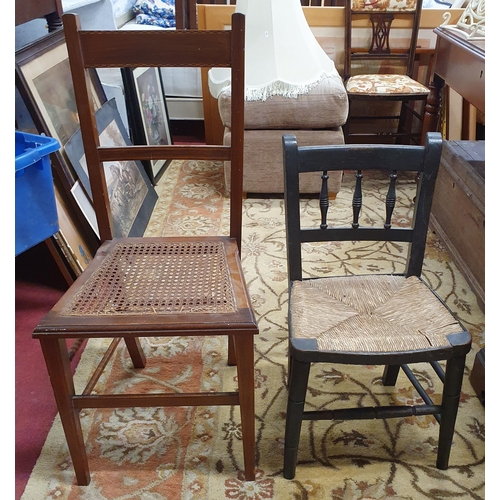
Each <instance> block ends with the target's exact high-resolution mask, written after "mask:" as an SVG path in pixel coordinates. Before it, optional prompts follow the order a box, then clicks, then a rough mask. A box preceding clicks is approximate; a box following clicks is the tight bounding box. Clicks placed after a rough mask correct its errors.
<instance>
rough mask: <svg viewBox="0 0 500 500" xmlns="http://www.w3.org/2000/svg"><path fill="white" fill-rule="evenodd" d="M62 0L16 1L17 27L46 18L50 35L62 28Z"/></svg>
mask: <svg viewBox="0 0 500 500" xmlns="http://www.w3.org/2000/svg"><path fill="white" fill-rule="evenodd" d="M62 14H63V9H62V4H61V0H16V26H19V25H20V24H24V23H27V22H28V21H32V20H33V19H39V18H45V19H46V20H47V24H48V28H49V33H50V32H52V31H55V30H56V29H58V28H61V27H62V20H61V17H62Z"/></svg>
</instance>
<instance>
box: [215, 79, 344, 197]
mask: <svg viewBox="0 0 500 500" xmlns="http://www.w3.org/2000/svg"><path fill="white" fill-rule="evenodd" d="M218 105H219V112H220V116H221V120H222V123H223V125H224V144H229V143H230V141H231V118H230V117H231V114H230V106H231V93H230V90H223V91H222V92H221V94H220V95H219V98H218ZM347 112H348V101H347V94H346V91H345V88H344V85H343V83H342V80H341V79H340V77H337V76H331V77H328V78H324V79H323V80H321V81H320V83H319V84H317V85H316V86H314V87H313V88H312V89H311V90H310V91H309V92H308V93H307V94H302V95H299V96H298V97H296V98H295V97H284V96H272V97H269V98H267V99H266V100H264V101H262V100H261V101H245V151H244V166H243V191H244V192H245V193H283V152H282V136H283V134H294V135H296V136H297V141H298V144H299V145H321V144H343V143H344V135H343V133H342V125H343V124H344V123H345V121H346V119H347ZM224 175H225V183H226V189H229V183H230V169H229V163H228V162H226V165H225V168H224ZM340 181H341V173H335V174H334V175H332V176H331V177H330V181H329V184H330V192H331V194H335V193H337V192H338V190H339V188H340ZM300 189H301V192H302V193H316V192H319V190H320V179H319V178H318V176H314V175H313V174H306V175H304V176H303V178H302V179H301V186H300Z"/></svg>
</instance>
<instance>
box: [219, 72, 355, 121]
mask: <svg viewBox="0 0 500 500" xmlns="http://www.w3.org/2000/svg"><path fill="white" fill-rule="evenodd" d="M348 107H349V105H348V100H347V93H346V90H345V87H344V84H343V83H342V80H341V79H340V77H337V76H331V77H327V78H324V79H323V80H321V81H320V82H319V84H318V85H316V86H315V87H313V88H312V89H311V90H310V92H309V93H307V94H301V95H299V96H298V97H284V96H272V97H269V98H268V99H266V100H265V101H245V130H260V129H263V130H269V129H281V130H286V129H290V130H291V129H325V128H336V127H341V126H342V125H344V123H345V122H346V119H347V112H348ZM219 113H220V116H221V119H222V123H223V124H224V126H225V127H228V128H230V127H231V89H230V88H227V89H225V90H223V91H222V92H221V94H220V95H219Z"/></svg>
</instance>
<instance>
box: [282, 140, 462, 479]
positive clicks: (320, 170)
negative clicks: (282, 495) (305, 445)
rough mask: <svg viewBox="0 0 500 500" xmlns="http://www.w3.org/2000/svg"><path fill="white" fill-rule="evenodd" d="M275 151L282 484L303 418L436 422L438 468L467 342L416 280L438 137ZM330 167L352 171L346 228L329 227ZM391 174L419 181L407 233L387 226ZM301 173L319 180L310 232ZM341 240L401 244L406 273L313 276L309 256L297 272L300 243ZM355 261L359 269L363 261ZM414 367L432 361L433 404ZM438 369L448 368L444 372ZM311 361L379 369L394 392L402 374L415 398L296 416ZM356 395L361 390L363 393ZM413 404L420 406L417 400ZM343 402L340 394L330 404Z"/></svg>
mask: <svg viewBox="0 0 500 500" xmlns="http://www.w3.org/2000/svg"><path fill="white" fill-rule="evenodd" d="M283 145H284V169H285V220H286V245H287V259H288V278H289V307H288V328H289V372H288V406H287V414H286V430H285V453H284V472H283V474H284V477H285V478H287V479H292V478H293V477H294V476H295V471H296V465H297V458H298V455H299V439H300V431H301V424H302V422H303V421H304V420H359V419H387V418H392V417H394V418H396V417H398V418H408V417H411V416H415V415H417V416H418V415H434V417H435V418H436V420H437V421H438V422H439V423H440V430H439V440H438V450H437V467H438V468H439V469H446V468H447V467H448V460H449V456H450V449H451V445H452V440H453V434H454V428H455V420H456V416H457V412H458V407H459V400H460V391H461V387H462V380H463V374H464V367H465V359H466V355H467V353H468V352H469V350H470V348H471V335H470V333H469V332H468V331H467V330H465V328H464V327H463V326H462V325H461V324H460V322H459V321H458V320H457V319H456V318H455V316H454V315H453V313H452V312H451V311H450V310H449V309H448V307H447V306H446V305H445V304H444V302H443V301H442V300H441V299H440V298H439V297H438V296H437V294H436V293H435V292H434V291H433V290H432V289H431V288H430V287H429V286H428V285H427V283H426V282H425V281H424V280H423V279H422V277H421V272H422V266H423V261H424V252H425V245H426V238H427V228H428V223H429V217H430V211H431V205H432V196H433V192H434V185H435V182H436V177H437V173H438V168H439V162H440V156H441V148H442V139H441V135H440V134H439V133H437V132H431V133H429V134H428V135H427V137H426V141H425V145H424V146H410V145H406V146H403V145H402V146H397V145H386V144H372V145H362V144H356V145H354V144H352V145H344V146H302V147H298V145H297V141H296V139H295V136H292V135H287V136H284V137H283ZM332 170H343V171H353V172H356V184H355V188H354V194H353V202H352V206H353V218H352V223H351V224H346V225H345V223H340V224H339V222H338V219H337V223H335V216H334V214H333V213H331V212H333V206H332V207H331V208H332V210H331V211H330V210H329V208H330V207H329V200H328V171H332ZM373 170H379V171H380V172H383V175H384V176H385V178H386V180H387V196H386V200H385V221H380V223H379V224H377V223H376V217H367V218H366V219H367V221H368V222H366V225H362V224H361V222H360V221H363V224H365V222H364V220H365V219H364V218H360V211H361V210H362V199H363V191H362V185H363V183H362V178H363V172H369V171H373ZM398 171H399V172H402V173H403V172H410V173H412V175H413V173H419V174H420V182H419V183H418V187H417V196H416V200H415V205H414V209H413V221H412V223H411V225H408V226H407V227H401V226H398V225H394V226H393V225H392V223H391V218H392V216H393V210H394V208H395V204H396V200H397V195H396V185H397V178H398ZM305 172H316V173H317V174H318V176H320V177H321V178H322V182H323V189H322V193H321V195H320V200H319V204H318V213H317V217H316V220H317V221H318V225H317V226H315V227H310V226H311V222H309V223H305V221H304V215H305V212H307V210H302V211H301V205H300V197H299V190H298V186H299V176H300V175H301V174H303V173H305ZM377 175H379V174H377ZM405 175H406V174H405ZM381 203H384V201H383V200H381ZM309 211H310V208H309ZM309 217H311V214H309ZM301 220H302V222H301ZM308 220H309V221H310V220H311V219H308ZM372 222H373V225H372V224H371V223H372ZM377 226H378V227H377ZM342 241H350V242H352V241H361V242H376V241H377V242H378V241H380V242H397V244H398V245H402V244H403V243H404V244H408V252H407V259H406V268H405V269H404V270H403V265H401V267H400V270H399V274H396V272H394V271H393V274H381V272H380V270H379V271H378V272H377V270H378V269H379V268H377V266H370V265H368V263H367V265H365V266H364V269H365V270H366V271H364V272H363V274H361V273H360V274H358V275H348V276H344V275H342V276H340V275H339V274H344V273H342V271H341V270H340V268H337V269H336V270H335V269H328V266H327V265H326V264H325V263H322V264H321V265H317V266H316V268H315V269H318V268H320V271H319V272H314V259H313V257H311V255H309V254H307V255H305V256H304V257H307V259H308V260H309V261H311V259H313V261H312V263H309V264H308V266H307V269H306V271H304V266H303V264H304V262H303V256H302V254H303V251H302V244H304V243H313V242H342ZM336 244H337V243H336ZM360 262H361V263H362V262H363V258H362V257H360ZM333 267H334V266H332V268H333ZM374 267H375V269H374ZM365 273H366V274H365ZM318 275H319V276H318ZM422 362H428V363H430V364H431V365H432V368H433V369H434V371H435V372H436V374H437V377H439V379H440V381H442V382H443V383H444V384H443V392H442V395H441V399H439V395H437V399H436V402H433V401H432V399H431V397H430V396H429V395H428V393H427V392H426V390H425V388H424V387H423V384H421V383H420V382H421V380H419V378H418V375H416V374H414V372H412V369H411V368H410V367H409V364H410V363H422ZM440 362H445V363H446V369H444V368H443V366H442V363H440ZM311 363H332V364H341V365H383V366H385V368H384V372H383V376H382V383H383V385H384V386H395V385H396V382H397V377H398V373H399V371H400V368H401V369H402V371H403V372H404V373H405V374H406V375H407V377H408V378H409V380H410V382H411V383H412V385H413V386H414V388H415V390H416V391H417V393H418V396H417V394H415V398H414V399H415V401H414V404H413V405H397V404H396V405H387V406H382V405H380V406H375V407H368V406H364V407H361V406H358V407H354V408H344V406H349V403H348V402H346V403H345V404H344V405H343V406H342V407H341V408H336V409H335V408H332V409H325V408H320V409H314V410H312V411H304V407H305V405H306V395H307V392H308V389H310V390H314V388H315V386H314V380H313V379H309V373H310V368H311ZM345 370H346V371H347V370H348V368H347V367H346V368H345ZM347 373H348V372H347ZM438 383H439V382H438ZM359 389H360V391H362V388H361V387H360V388H359ZM429 392H430V391H429ZM362 394H364V392H360V396H359V399H358V400H357V401H358V403H359V402H360V401H362V400H364V398H363V397H362ZM367 397H368V394H367ZM420 398H421V400H423V404H420V403H419V401H418V400H419V399H420ZM341 399H342V397H341V395H339V398H338V399H337V400H341ZM350 405H352V403H350Z"/></svg>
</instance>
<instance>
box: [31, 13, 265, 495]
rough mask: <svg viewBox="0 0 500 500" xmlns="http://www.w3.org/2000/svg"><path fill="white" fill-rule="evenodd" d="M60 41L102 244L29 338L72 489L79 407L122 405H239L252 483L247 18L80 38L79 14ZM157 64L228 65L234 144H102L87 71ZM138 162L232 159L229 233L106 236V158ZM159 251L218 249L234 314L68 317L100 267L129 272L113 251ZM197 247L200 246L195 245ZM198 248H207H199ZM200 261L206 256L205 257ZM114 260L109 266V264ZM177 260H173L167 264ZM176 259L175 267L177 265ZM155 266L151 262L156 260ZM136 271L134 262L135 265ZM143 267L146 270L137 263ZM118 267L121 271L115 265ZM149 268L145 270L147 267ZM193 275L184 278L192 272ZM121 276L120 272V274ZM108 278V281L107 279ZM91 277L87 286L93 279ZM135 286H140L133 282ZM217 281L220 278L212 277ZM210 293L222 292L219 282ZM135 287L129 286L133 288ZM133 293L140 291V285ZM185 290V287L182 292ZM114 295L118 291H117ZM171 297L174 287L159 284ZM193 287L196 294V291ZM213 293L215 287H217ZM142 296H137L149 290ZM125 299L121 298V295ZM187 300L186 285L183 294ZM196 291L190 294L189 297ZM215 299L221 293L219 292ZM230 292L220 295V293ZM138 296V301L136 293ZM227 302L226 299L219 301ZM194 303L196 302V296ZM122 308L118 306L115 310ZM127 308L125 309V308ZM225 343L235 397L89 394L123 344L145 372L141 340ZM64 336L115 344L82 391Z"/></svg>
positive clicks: (78, 463) (82, 463)
mask: <svg viewBox="0 0 500 500" xmlns="http://www.w3.org/2000/svg"><path fill="white" fill-rule="evenodd" d="M63 22H64V29H65V35H66V42H67V47H68V53H69V60H70V66H71V71H72V77H73V83H74V89H75V96H76V101H77V107H78V113H79V118H80V124H81V132H82V140H83V144H84V150H85V156H86V161H87V165H88V169H89V177H90V183H91V188H92V194H93V202H94V209H95V211H96V215H97V220H98V227H99V232H100V238H101V241H102V245H101V247H100V249H99V250H98V251H97V254H96V255H95V257H94V259H93V260H92V262H91V263H90V265H89V267H88V268H87V269H85V271H84V272H83V273H82V274H81V275H80V276H79V277H78V279H77V280H76V282H75V283H74V284H73V285H72V286H71V287H70V288H69V290H68V291H67V292H66V293H65V295H64V296H63V298H62V299H61V300H60V301H59V302H58V303H57V304H56V306H55V307H54V308H53V309H52V311H50V312H49V313H48V314H47V315H46V316H45V318H43V319H42V321H41V322H40V323H39V325H38V326H37V327H36V329H35V330H34V333H33V337H34V338H36V339H39V340H40V343H41V347H42V351H43V354H44V357H45V361H46V365H47V369H48V371H49V375H50V379H51V382H52V386H53V389H54V395H55V398H56V401H57V406H58V410H59V414H60V416H61V420H62V423H63V427H64V432H65V435H66V439H67V442H68V446H69V450H70V454H71V458H72V461H73V466H74V469H75V473H76V477H77V482H78V484H79V485H86V484H88V483H89V482H90V473H89V466H88V461H87V457H86V453H85V444H84V442H83V435H82V430H81V425H80V421H79V412H80V410H81V409H82V408H120V407H132V406H144V407H157V406H164V407H169V406H200V405H201V406H210V405H239V406H240V414H241V425H242V441H243V458H244V474H245V478H246V479H247V480H254V479H255V430H254V413H255V409H254V405H255V403H254V350H253V349H254V348H253V345H254V344H253V336H254V335H256V334H258V327H257V323H256V320H255V316H254V314H253V311H252V308H251V304H250V299H249V294H248V291H247V289H246V285H245V280H244V276H243V271H242V268H241V262H240V257H239V251H240V247H241V217H242V168H243V167H242V165H243V123H244V116H243V112H244V108H243V104H244V65H245V62H244V40H245V20H244V15H242V14H234V15H233V17H232V29H231V30H220V31H197V30H175V31H167V30H161V31H123V30H111V31H86V30H81V28H80V23H79V19H78V16H77V15H75V14H65V15H64V16H63ZM154 66H156V67H160V66H162V67H163V66H179V67H182V66H196V67H198V66H199V67H208V68H210V67H215V66H223V67H230V68H231V71H232V81H231V85H232V92H233V99H232V104H233V106H232V124H233V127H234V129H235V133H234V135H233V140H232V143H231V146H209V145H193V146H189V145H182V146H176V145H169V146H156V145H155V146H142V145H141V146H134V145H132V146H123V147H101V146H100V143H99V134H98V132H97V125H96V119H95V113H94V107H93V101H92V96H91V93H90V80H89V70H90V69H91V68H99V67H113V68H122V67H154ZM144 159H149V160H151V159H183V160H201V159H203V160H219V161H224V160H225V161H230V162H231V166H232V169H233V170H232V176H231V180H232V189H231V201H230V216H231V218H230V234H229V236H212V237H185V238H184V237H176V238H113V224H112V219H111V213H110V203H109V199H108V195H107V186H106V180H105V176H104V168H103V163H104V162H106V161H112V160H115V161H121V160H144ZM148 245H150V246H153V247H154V246H155V245H158V246H160V247H161V248H165V249H170V248H174V247H175V248H177V247H176V245H179V246H182V247H183V248H186V247H187V248H189V247H190V246H193V245H204V246H203V248H205V246H207V247H211V246H215V247H216V248H217V249H218V250H217V251H218V252H219V254H218V255H217V259H218V260H217V262H220V261H224V262H225V267H224V266H223V265H221V268H224V269H223V270H221V274H222V271H224V273H225V274H224V276H225V277H227V282H228V283H229V285H228V287H229V288H231V294H232V295H231V300H232V301H234V304H233V302H231V304H230V305H231V308H229V309H230V311H229V312H228V311H226V309H228V308H227V307H226V308H225V309H224V310H223V311H222V312H219V309H217V307H216V306H214V307H213V309H210V310H209V311H208V312H207V310H206V309H203V310H202V311H201V312H198V311H197V310H194V311H192V310H191V311H188V312H185V311H183V307H184V306H182V307H180V308H178V309H176V310H175V311H174V312H172V313H171V312H170V311H169V310H168V309H167V310H165V309H164V310H162V311H161V312H159V313H158V312H157V311H155V310H154V307H153V308H152V307H146V308H145V310H140V311H139V312H137V311H136V310H135V309H133V310H131V311H128V310H127V311H125V313H123V311H120V312H119V313H117V312H116V311H114V312H112V313H107V312H106V313H105V314H103V313H101V312H100V310H99V311H98V312H97V313H93V312H92V313H85V312H84V313H74V312H73V311H74V310H76V308H77V306H75V305H74V304H76V303H77V302H75V301H77V299H78V298H79V297H81V296H82V294H83V295H84V298H85V297H91V296H92V292H90V291H89V289H88V288H86V287H88V286H89V283H91V284H92V283H93V282H94V281H95V280H96V279H97V280H98V278H95V277H96V276H97V277H99V276H100V274H98V273H100V272H103V271H102V270H103V269H105V267H106V265H108V264H107V263H109V262H112V263H113V264H114V263H115V261H116V262H117V266H118V265H124V263H125V264H126V265H129V264H128V262H129V260H130V257H126V258H125V259H123V258H122V260H118V259H120V258H121V257H116V256H115V253H116V251H117V249H120V248H127V249H128V248H132V249H134V251H139V250H136V249H140V248H143V247H146V246H148ZM196 248H199V247H196ZM202 251H204V250H202ZM161 255H162V256H161V257H158V256H157V254H155V259H158V258H161V259H163V261H162V266H161V267H165V266H167V264H168V261H169V259H170V260H172V259H173V258H170V257H169V256H170V254H168V252H165V254H161ZM204 255H206V258H204V259H203V262H204V261H205V260H207V259H210V258H212V256H211V255H209V254H205V253H204ZM113 259H115V260H113ZM173 260H176V259H173ZM176 261H177V260H176ZM155 262H156V261H155ZM137 265H138V266H139V264H137ZM142 265H143V266H146V265H145V264H142ZM117 269H118V267H117ZM146 269H147V268H146ZM189 272H191V271H189ZM125 274H127V273H125ZM113 279H114V278H113ZM126 279H127V278H126V276H122V274H119V273H118V276H117V281H118V282H119V283H118V287H119V288H120V287H121V288H123V284H125V283H126V282H125V280H126ZM93 280H94V281H93ZM138 281H140V280H138ZM218 281H221V280H218ZM218 284H219V283H215V286H214V288H215V289H216V292H217V293H219V291H218V289H217V285H218ZM134 286H136V283H134ZM139 286H145V285H143V284H142V283H141V285H137V287H139ZM181 287H182V286H181ZM121 288H120V289H121ZM160 288H161V291H162V293H163V294H164V295H165V297H166V298H168V296H169V294H170V292H171V289H173V288H175V287H174V286H171V287H170V288H169V287H160ZM194 288H195V289H196V287H194ZM219 288H220V286H219ZM146 291H147V289H145V290H144V292H146ZM127 293H128V292H127ZM186 293H191V288H189V289H188V292H186ZM193 293H194V292H193ZM221 293H222V292H221ZM223 293H224V294H227V292H226V291H224V292H223ZM85 294H86V295H85ZM137 295H138V296H143V295H144V294H143V293H141V290H138V292H137ZM224 297H226V295H223V298H224ZM197 300H199V299H197ZM120 307H121V306H120ZM123 307H125V306H123ZM213 335H223V336H227V337H228V341H229V344H228V354H229V364H230V365H236V368H237V375H238V390H237V391H235V392H215V393H193V394H184V393H182V394H176V393H165V394H157V393H155V394H123V395H122V394H120V395H118V394H104V395H103V394H99V395H96V394H93V389H94V387H95V385H96V382H97V380H98V378H99V376H100V374H101V373H102V371H103V369H104V367H105V366H106V363H107V362H108V361H109V360H110V359H111V355H112V353H113V351H114V350H115V349H116V346H117V345H118V342H119V341H120V339H121V338H124V339H125V343H126V346H127V349H128V352H129V354H130V357H131V360H132V363H133V365H134V367H135V368H137V369H140V368H143V367H144V366H145V363H146V359H145V356H144V353H143V351H142V348H141V345H140V340H139V339H140V337H158V336H160V337H172V336H213ZM67 338H84V339H86V338H111V339H113V340H112V343H111V346H110V348H109V349H108V351H107V353H106V354H105V356H104V358H103V361H102V362H101V364H100V365H99V367H98V368H97V370H96V372H95V374H94V375H93V376H92V377H91V379H90V381H89V383H88V385H87V387H86V389H85V390H84V391H83V392H82V393H81V394H76V393H75V387H74V384H73V379H72V374H71V369H70V365H69V358H68V353H67V348H66V339H67Z"/></svg>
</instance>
